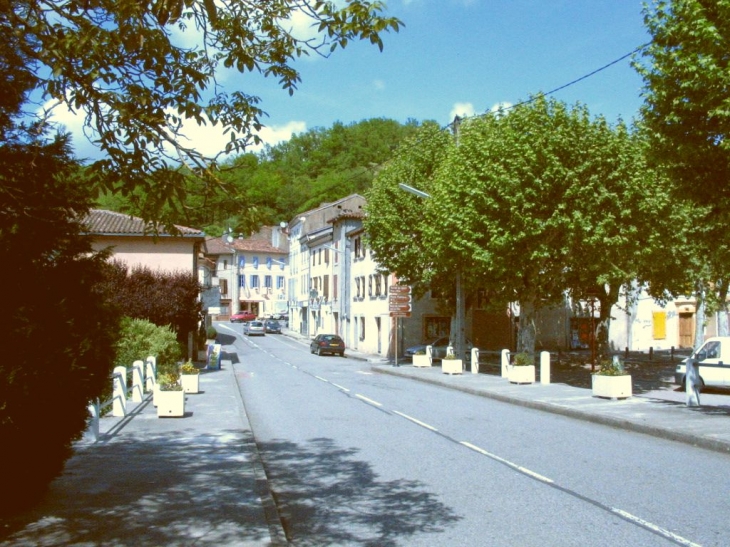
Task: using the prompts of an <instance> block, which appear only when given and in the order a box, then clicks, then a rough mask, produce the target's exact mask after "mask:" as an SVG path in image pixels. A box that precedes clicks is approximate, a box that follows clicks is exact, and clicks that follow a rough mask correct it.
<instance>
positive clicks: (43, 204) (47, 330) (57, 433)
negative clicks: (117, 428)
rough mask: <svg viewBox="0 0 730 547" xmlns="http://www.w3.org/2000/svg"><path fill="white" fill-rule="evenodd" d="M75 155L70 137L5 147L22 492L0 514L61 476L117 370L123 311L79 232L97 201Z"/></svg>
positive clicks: (0, 457) (2, 379)
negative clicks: (107, 293) (92, 404)
mask: <svg viewBox="0 0 730 547" xmlns="http://www.w3.org/2000/svg"><path fill="white" fill-rule="evenodd" d="M11 133H12V131H10V130H8V131H6V132H5V136H6V137H7V136H8V135H10V134H11ZM70 156H71V152H70V148H69V146H68V138H67V137H63V136H57V137H56V138H54V139H48V140H46V139H44V138H43V136H42V135H41V136H39V135H37V134H36V136H35V138H34V139H33V140H31V141H25V142H23V141H20V140H18V139H15V138H11V139H9V140H5V141H4V142H2V143H1V144H0V260H1V261H2V264H3V270H4V275H3V278H4V279H5V287H6V290H5V291H4V294H3V300H2V313H0V332H1V333H2V345H3V359H2V360H1V361H0V437H1V438H2V439H3V449H2V450H1V451H0V481H1V482H2V483H3V484H15V485H22V487H18V488H15V489H14V491H13V495H12V496H3V500H2V503H0V511H2V512H5V511H11V510H19V509H23V508H24V507H25V506H26V505H27V504H29V503H31V502H32V501H34V499H35V498H36V497H37V496H38V495H39V494H40V493H41V492H42V490H43V489H44V488H45V486H46V485H47V484H48V482H50V480H51V479H53V478H54V477H55V476H56V475H57V474H58V473H60V471H61V469H62V468H63V464H64V462H65V460H66V459H67V458H68V456H69V455H70V453H71V444H72V442H73V441H74V440H75V439H77V438H78V437H79V436H80V435H81V433H82V432H83V431H84V429H85V428H86V420H87V417H88V411H87V405H88V403H89V401H91V400H92V399H94V398H96V397H98V396H100V394H101V393H102V390H103V389H104V387H106V386H107V384H108V382H109V374H110V373H111V369H112V365H113V351H112V348H113V343H114V341H115V336H116V332H117V323H118V321H117V317H118V316H119V313H118V310H117V309H115V308H113V307H112V306H110V305H109V303H108V301H107V300H106V299H105V297H104V295H103V294H102V292H101V291H100V290H99V287H100V282H101V280H102V279H103V275H104V273H103V272H104V269H105V260H106V255H104V254H103V253H102V254H93V253H92V252H91V251H92V249H91V242H90V241H89V239H88V238H87V237H85V236H84V235H82V233H81V232H82V230H83V227H82V226H81V225H80V224H79V218H80V217H79V215H82V216H83V214H84V212H85V211H87V210H88V208H89V206H90V203H91V196H90V194H89V192H88V189H87V188H86V187H85V185H83V183H81V182H80V181H79V179H78V178H77V177H75V176H74V174H75V172H76V165H75V163H74V162H73V161H72V159H71V157H70ZM41 455H42V457H41Z"/></svg>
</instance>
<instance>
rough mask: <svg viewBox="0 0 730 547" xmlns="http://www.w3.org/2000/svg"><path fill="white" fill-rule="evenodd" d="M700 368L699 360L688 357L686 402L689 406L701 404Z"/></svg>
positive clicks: (685, 375)
mask: <svg viewBox="0 0 730 547" xmlns="http://www.w3.org/2000/svg"><path fill="white" fill-rule="evenodd" d="M701 385H702V381H701V380H700V369H699V366H698V365H697V361H695V360H694V359H692V358H689V359H687V364H686V366H685V371H684V387H685V402H686V404H687V406H700V386H701Z"/></svg>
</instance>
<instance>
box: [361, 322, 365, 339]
mask: <svg viewBox="0 0 730 547" xmlns="http://www.w3.org/2000/svg"><path fill="white" fill-rule="evenodd" d="M363 340H365V318H364V317H361V318H360V341H363Z"/></svg>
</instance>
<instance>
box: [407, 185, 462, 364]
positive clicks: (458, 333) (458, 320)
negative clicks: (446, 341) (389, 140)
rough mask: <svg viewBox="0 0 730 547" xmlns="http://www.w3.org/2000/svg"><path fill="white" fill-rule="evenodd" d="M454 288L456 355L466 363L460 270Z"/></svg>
mask: <svg viewBox="0 0 730 547" xmlns="http://www.w3.org/2000/svg"><path fill="white" fill-rule="evenodd" d="M398 187H399V188H400V189H401V190H404V191H406V192H409V193H411V194H414V195H416V196H418V197H419V198H422V199H429V198H430V197H431V194H429V193H427V192H424V191H423V190H418V189H417V188H413V187H412V186H409V185H407V184H403V183H398ZM454 286H455V287H454V288H455V292H456V310H455V312H454V331H455V332H454V333H452V334H453V335H454V337H453V342H454V353H455V354H456V358H457V359H461V360H462V362H464V361H465V359H464V348H465V347H466V341H465V336H464V322H465V321H464V316H465V315H466V310H465V307H464V289H463V288H462V286H461V271H460V270H459V269H457V270H456V273H455V274H454Z"/></svg>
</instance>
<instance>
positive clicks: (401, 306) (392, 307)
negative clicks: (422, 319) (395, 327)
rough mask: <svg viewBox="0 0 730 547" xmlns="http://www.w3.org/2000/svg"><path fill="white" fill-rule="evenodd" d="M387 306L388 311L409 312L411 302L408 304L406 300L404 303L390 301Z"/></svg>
mask: <svg viewBox="0 0 730 547" xmlns="http://www.w3.org/2000/svg"><path fill="white" fill-rule="evenodd" d="M389 307H390V311H401V312H404V311H407V312H409V311H411V304H410V302H406V303H405V304H393V303H391V304H390V306H389Z"/></svg>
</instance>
